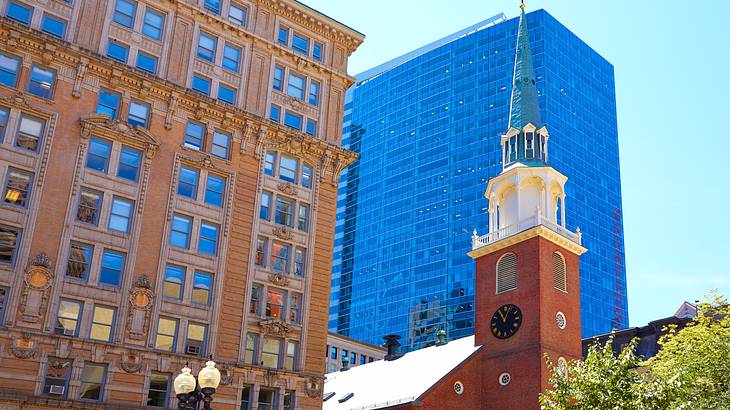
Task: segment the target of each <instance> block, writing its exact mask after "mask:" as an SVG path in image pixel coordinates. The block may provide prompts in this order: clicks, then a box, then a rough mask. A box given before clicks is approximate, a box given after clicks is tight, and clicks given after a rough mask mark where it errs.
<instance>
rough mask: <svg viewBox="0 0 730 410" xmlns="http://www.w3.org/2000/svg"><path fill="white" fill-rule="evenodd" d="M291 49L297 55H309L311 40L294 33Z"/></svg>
mask: <svg viewBox="0 0 730 410" xmlns="http://www.w3.org/2000/svg"><path fill="white" fill-rule="evenodd" d="M291 48H292V50H294V51H296V52H297V53H301V54H304V55H309V39H308V38H306V37H304V36H300V35H299V34H297V33H294V36H293V37H292V41H291Z"/></svg>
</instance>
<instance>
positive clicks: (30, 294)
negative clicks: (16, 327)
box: [19, 253, 53, 323]
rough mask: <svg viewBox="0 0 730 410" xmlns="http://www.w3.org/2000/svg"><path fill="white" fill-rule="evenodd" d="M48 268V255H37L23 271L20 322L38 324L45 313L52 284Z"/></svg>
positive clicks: (49, 265)
mask: <svg viewBox="0 0 730 410" xmlns="http://www.w3.org/2000/svg"><path fill="white" fill-rule="evenodd" d="M50 268H51V260H50V258H48V255H46V254H45V253H39V254H38V255H36V257H35V258H33V260H32V261H31V262H30V265H29V266H28V268H27V269H26V270H25V276H24V277H23V292H22V294H21V295H20V306H19V309H20V313H21V320H22V321H24V322H27V323H38V322H39V321H40V319H41V316H42V315H43V313H44V312H45V310H46V307H47V306H48V298H49V296H50V293H51V292H50V288H51V284H52V283H53V272H51V269H50Z"/></svg>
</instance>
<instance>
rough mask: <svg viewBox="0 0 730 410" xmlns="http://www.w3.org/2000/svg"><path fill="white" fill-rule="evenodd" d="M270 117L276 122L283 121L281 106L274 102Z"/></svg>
mask: <svg viewBox="0 0 730 410" xmlns="http://www.w3.org/2000/svg"><path fill="white" fill-rule="evenodd" d="M269 119H271V121H274V122H281V107H279V106H278V105H273V104H272V105H271V112H270V113H269Z"/></svg>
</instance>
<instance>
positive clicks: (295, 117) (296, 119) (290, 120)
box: [284, 111, 302, 131]
mask: <svg viewBox="0 0 730 410" xmlns="http://www.w3.org/2000/svg"><path fill="white" fill-rule="evenodd" d="M284 125H286V126H287V127H289V128H294V129H295V130H298V131H301V130H302V116H301V115H299V114H294V113H293V112H291V111H287V112H286V114H285V115H284Z"/></svg>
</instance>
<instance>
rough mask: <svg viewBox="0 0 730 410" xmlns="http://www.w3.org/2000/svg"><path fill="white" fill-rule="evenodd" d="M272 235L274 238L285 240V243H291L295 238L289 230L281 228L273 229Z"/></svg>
mask: <svg viewBox="0 0 730 410" xmlns="http://www.w3.org/2000/svg"><path fill="white" fill-rule="evenodd" d="M271 233H273V234H274V236H276V237H277V238H279V239H283V240H285V241H290V240H292V238H293V237H294V235H292V232H291V231H290V230H289V229H286V228H282V227H279V226H277V227H275V228H274V229H272V231H271Z"/></svg>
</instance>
